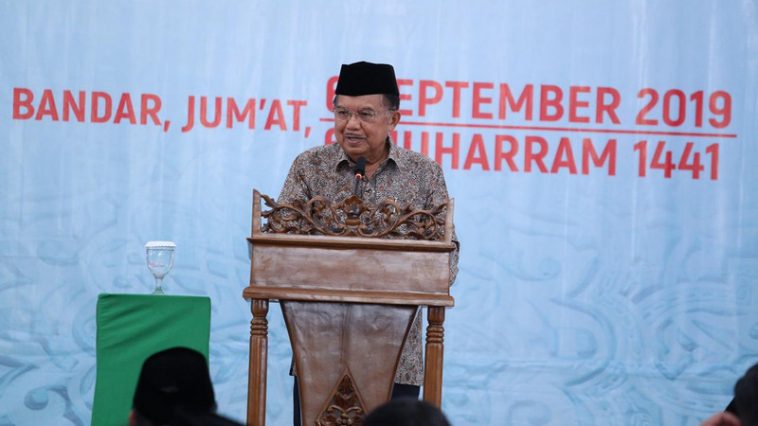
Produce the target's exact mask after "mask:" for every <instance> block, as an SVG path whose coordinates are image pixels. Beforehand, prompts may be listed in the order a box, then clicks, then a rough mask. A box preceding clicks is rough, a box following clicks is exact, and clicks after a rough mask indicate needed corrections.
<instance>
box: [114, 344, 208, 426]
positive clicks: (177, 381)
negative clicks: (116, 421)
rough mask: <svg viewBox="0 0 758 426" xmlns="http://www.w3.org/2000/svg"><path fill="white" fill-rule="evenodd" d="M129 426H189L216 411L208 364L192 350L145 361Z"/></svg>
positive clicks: (167, 352) (173, 350) (164, 353)
mask: <svg viewBox="0 0 758 426" xmlns="http://www.w3.org/2000/svg"><path fill="white" fill-rule="evenodd" d="M132 407H133V408H132V412H131V414H130V416H129V424H130V425H131V426H152V425H192V424H202V423H197V422H196V421H194V420H192V419H195V418H197V417H202V416H204V415H206V414H212V413H214V412H215V411H216V400H215V397H214V394H213V385H212V383H211V377H210V373H209V371H208V363H207V361H206V360H205V357H204V356H203V355H202V354H201V353H199V352H197V351H195V350H192V349H188V348H182V347H176V348H171V349H166V350H163V351H160V352H158V353H155V354H153V355H151V356H150V357H148V358H147V359H146V360H145V362H144V363H143V364H142V370H141V371H140V375H139V379H138V381H137V387H136V389H135V391H134V402H133V406H132Z"/></svg>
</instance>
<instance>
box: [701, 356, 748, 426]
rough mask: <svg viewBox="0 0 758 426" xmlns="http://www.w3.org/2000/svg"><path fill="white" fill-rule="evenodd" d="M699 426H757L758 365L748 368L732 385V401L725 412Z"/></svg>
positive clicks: (715, 415)
mask: <svg viewBox="0 0 758 426" xmlns="http://www.w3.org/2000/svg"><path fill="white" fill-rule="evenodd" d="M700 425H701V426H758V364H755V365H753V366H752V367H750V368H749V369H748V370H747V371H746V372H745V375H744V376H742V377H740V379H739V380H737V383H736V384H735V385H734V399H732V402H730V403H729V406H728V407H726V410H725V411H723V412H719V413H716V414H714V415H713V416H711V417H709V418H707V419H706V420H704V421H703V423H701V424H700Z"/></svg>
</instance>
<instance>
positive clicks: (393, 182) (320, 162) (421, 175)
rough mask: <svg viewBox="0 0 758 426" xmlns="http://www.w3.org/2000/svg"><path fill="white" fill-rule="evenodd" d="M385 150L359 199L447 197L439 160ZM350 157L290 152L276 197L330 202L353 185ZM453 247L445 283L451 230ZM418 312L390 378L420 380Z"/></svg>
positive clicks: (453, 262)
mask: <svg viewBox="0 0 758 426" xmlns="http://www.w3.org/2000/svg"><path fill="white" fill-rule="evenodd" d="M388 144H389V146H390V149H389V156H388V157H387V159H386V160H385V161H384V162H383V163H382V164H381V165H380V166H379V168H378V169H377V171H376V172H374V174H373V175H372V176H371V177H370V178H366V179H364V181H363V182H362V183H361V185H362V188H361V189H362V196H363V200H364V201H366V202H368V203H371V204H374V205H376V204H378V203H379V202H381V201H383V200H385V199H387V198H390V199H393V200H395V201H396V202H397V203H398V204H399V205H401V206H411V207H413V208H414V209H430V208H432V207H434V206H438V205H440V204H442V203H444V202H445V201H447V199H448V195H447V187H446V186H445V178H444V176H443V175H442V169H441V168H440V166H439V165H438V164H437V163H435V162H434V161H432V160H431V159H430V158H428V157H426V156H424V155H421V154H419V153H417V152H413V151H408V150H405V149H402V148H399V147H397V146H395V145H394V144H392V143H390V141H389V138H388ZM354 169H355V163H354V162H353V161H352V160H351V159H350V157H348V156H347V154H345V152H344V151H343V150H342V148H341V147H340V146H339V144H336V143H334V144H330V145H326V146H319V147H316V148H312V149H309V150H307V151H305V152H303V153H301V154H300V155H298V156H297V158H295V161H294V162H293V163H292V167H291V168H290V171H289V174H288V175H287V179H286V180H285V182H284V186H283V187H282V192H281V193H280V194H279V199H278V200H277V202H279V203H291V202H293V201H295V200H303V201H305V200H309V199H311V198H313V197H315V196H317V195H320V196H322V197H325V198H326V199H328V200H331V201H332V202H337V201H341V200H343V199H345V198H347V197H349V196H351V195H353V191H354V189H355V173H354ZM453 241H454V242H455V245H456V250H455V251H454V252H453V253H452V255H451V259H450V283H451V284H452V283H453V281H454V280H455V276H456V273H457V272H458V245H459V244H458V241H457V240H456V237H455V232H453ZM421 324H422V318H421V315H418V316H417V317H416V320H415V322H414V324H413V327H411V330H410V332H409V333H408V338H407V340H406V342H405V345H404V346H403V352H402V355H401V357H400V364H399V365H398V369H397V374H396V376H395V383H402V384H410V385H417V386H420V385H421V384H423V381H424V361H423V358H422V345H421Z"/></svg>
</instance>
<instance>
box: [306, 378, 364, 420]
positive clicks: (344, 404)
mask: <svg viewBox="0 0 758 426" xmlns="http://www.w3.org/2000/svg"><path fill="white" fill-rule="evenodd" d="M365 407H366V405H365V404H364V403H363V400H362V398H361V396H360V394H359V393H358V389H357V388H356V386H355V383H354V381H353V376H352V375H351V374H350V370H349V369H347V368H345V371H344V372H343V373H342V378H341V379H340V380H339V381H338V382H337V385H336V386H335V387H334V390H333V391H332V393H331V395H330V396H329V399H327V402H326V405H325V406H324V409H323V410H322V411H321V414H319V416H318V418H317V419H316V425H317V426H360V425H362V424H363V416H364V415H365V414H366V408H365Z"/></svg>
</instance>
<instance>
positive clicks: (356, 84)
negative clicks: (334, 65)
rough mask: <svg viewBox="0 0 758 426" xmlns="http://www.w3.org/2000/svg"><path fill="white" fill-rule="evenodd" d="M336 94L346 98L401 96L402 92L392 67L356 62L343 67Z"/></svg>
mask: <svg viewBox="0 0 758 426" xmlns="http://www.w3.org/2000/svg"><path fill="white" fill-rule="evenodd" d="M334 93H336V94H337V95H345V96H363V95H376V94H379V95H400V90H398V88H397V79H396V78H395V69H394V68H392V65H389V64H373V63H371V62H356V63H353V64H349V65H342V68H341V69H340V77H339V80H337V88H336V89H335V91H334Z"/></svg>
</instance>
